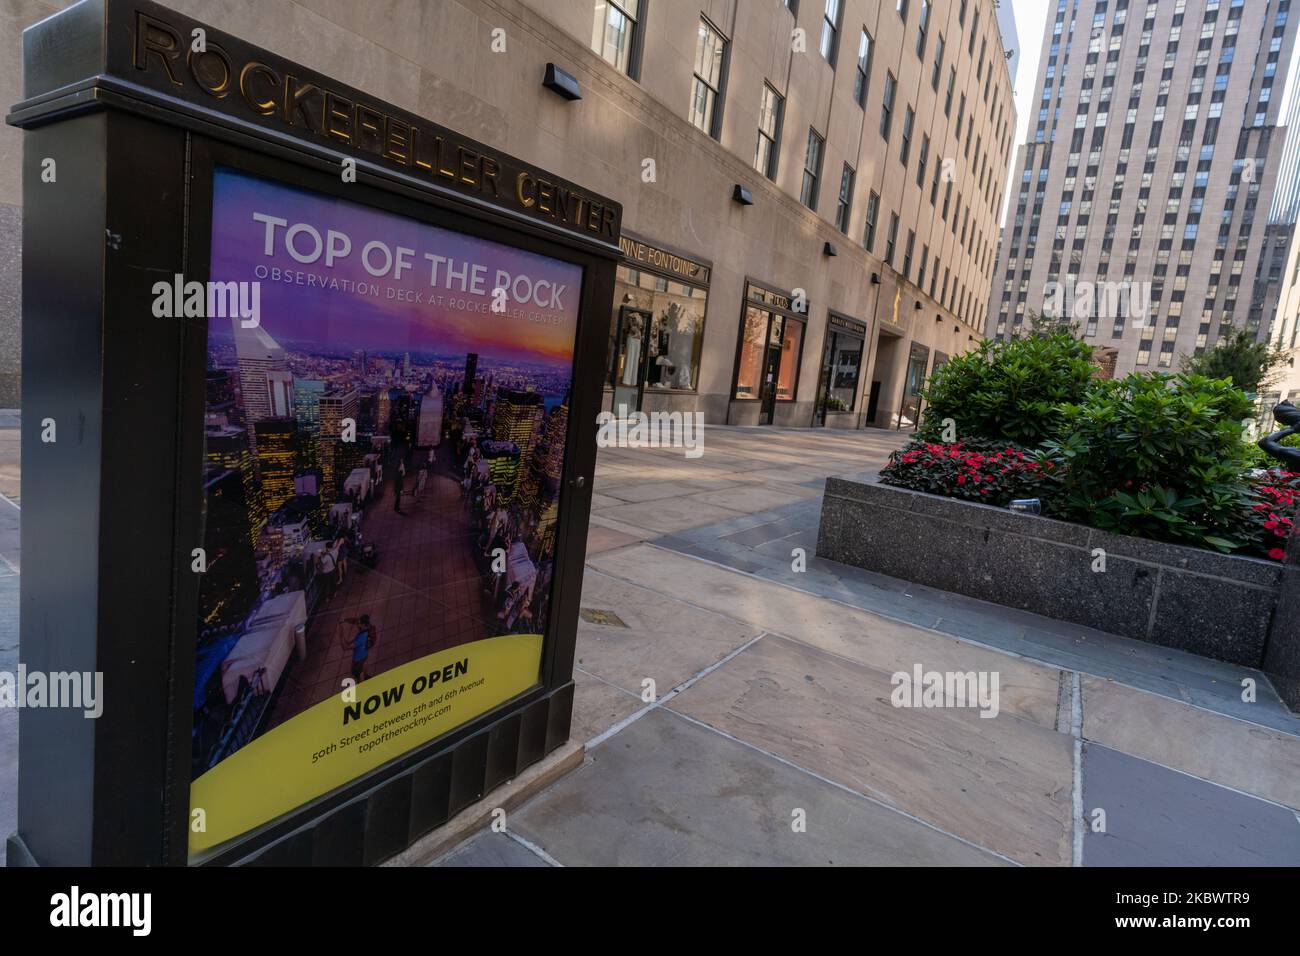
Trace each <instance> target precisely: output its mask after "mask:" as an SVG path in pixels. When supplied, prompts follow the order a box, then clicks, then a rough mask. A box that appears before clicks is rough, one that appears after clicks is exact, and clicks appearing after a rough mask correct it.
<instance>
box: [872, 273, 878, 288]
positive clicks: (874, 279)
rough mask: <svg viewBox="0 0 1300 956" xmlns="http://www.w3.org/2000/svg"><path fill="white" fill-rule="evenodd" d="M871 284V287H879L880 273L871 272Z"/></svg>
mask: <svg viewBox="0 0 1300 956" xmlns="http://www.w3.org/2000/svg"><path fill="white" fill-rule="evenodd" d="M871 284H872V285H880V273H879V272H873V273H871Z"/></svg>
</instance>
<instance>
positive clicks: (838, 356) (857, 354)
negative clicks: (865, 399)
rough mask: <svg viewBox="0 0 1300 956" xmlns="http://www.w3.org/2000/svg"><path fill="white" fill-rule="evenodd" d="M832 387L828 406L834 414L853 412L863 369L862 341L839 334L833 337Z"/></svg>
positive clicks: (831, 349)
mask: <svg viewBox="0 0 1300 956" xmlns="http://www.w3.org/2000/svg"><path fill="white" fill-rule="evenodd" d="M830 358H831V362H830V365H831V386H830V400H829V402H828V405H829V407H830V410H831V411H833V412H851V411H853V407H854V405H855V404H856V402H857V396H858V374H859V372H860V371H861V369H862V339H859V338H856V337H855V336H851V335H847V334H845V333H843V332H837V333H835V334H834V335H832V337H831V344H830Z"/></svg>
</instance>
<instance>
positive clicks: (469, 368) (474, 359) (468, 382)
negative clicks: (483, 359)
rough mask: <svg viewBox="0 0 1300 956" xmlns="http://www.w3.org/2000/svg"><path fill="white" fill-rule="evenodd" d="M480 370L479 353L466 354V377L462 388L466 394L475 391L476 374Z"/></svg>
mask: <svg viewBox="0 0 1300 956" xmlns="http://www.w3.org/2000/svg"><path fill="white" fill-rule="evenodd" d="M477 371H478V353H477V352H470V353H469V354H468V355H466V356H465V378H464V380H463V382H462V384H461V389H462V391H464V393H465V394H466V395H472V394H473V393H474V375H475V373H476V372H477Z"/></svg>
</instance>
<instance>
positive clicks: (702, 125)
mask: <svg viewBox="0 0 1300 956" xmlns="http://www.w3.org/2000/svg"><path fill="white" fill-rule="evenodd" d="M726 52H727V41H726V40H725V39H724V38H723V36H722V34H721V33H719V32H718V31H717V30H715V29H714V28H713V24H711V23H709V21H708V20H705V19H704V18H703V17H701V18H700V29H699V33H698V34H697V36H696V40H695V78H694V79H693V80H692V81H691V123H693V124H694V125H695V127H696V128H697V129H700V130H703V131H704V132H705V133H708V134H709V135H710V136H712V137H714V138H715V139H716V138H717V135H718V129H717V126H718V113H719V110H718V101H719V99H720V98H721V90H722V68H723V60H724V59H725V57H726Z"/></svg>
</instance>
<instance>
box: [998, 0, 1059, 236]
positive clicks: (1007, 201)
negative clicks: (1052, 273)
mask: <svg viewBox="0 0 1300 956" xmlns="http://www.w3.org/2000/svg"><path fill="white" fill-rule="evenodd" d="M1002 2H1003V3H1010V4H1011V7H1012V10H1013V11H1014V13H1015V17H1016V33H1018V34H1019V35H1020V63H1019V66H1018V68H1017V70H1016V76H1015V77H1013V79H1012V82H1013V84H1014V86H1015V94H1016V138H1015V142H1014V143H1013V144H1012V146H1011V168H1010V169H1009V170H1008V171H1007V188H1006V190H1005V191H1004V193H1003V204H1002V215H1003V222H1005V221H1006V211H1007V207H1008V206H1010V205H1011V197H1012V195H1013V194H1014V192H1015V191H1014V190H1013V189H1012V188H1011V180H1012V179H1013V178H1014V177H1015V175H1016V172H1017V169H1016V151H1017V149H1018V148H1019V147H1020V144H1021V143H1023V142H1024V141H1025V139H1026V137H1027V136H1028V134H1029V121H1030V119H1031V118H1032V117H1033V116H1035V115H1037V113H1038V109H1037V105H1036V104H1035V103H1034V88H1035V85H1036V84H1037V82H1038V58H1039V56H1040V55H1041V54H1042V52H1043V31H1044V30H1045V29H1046V28H1047V13H1048V8H1049V7H1050V6H1051V5H1052V0H1002Z"/></svg>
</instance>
